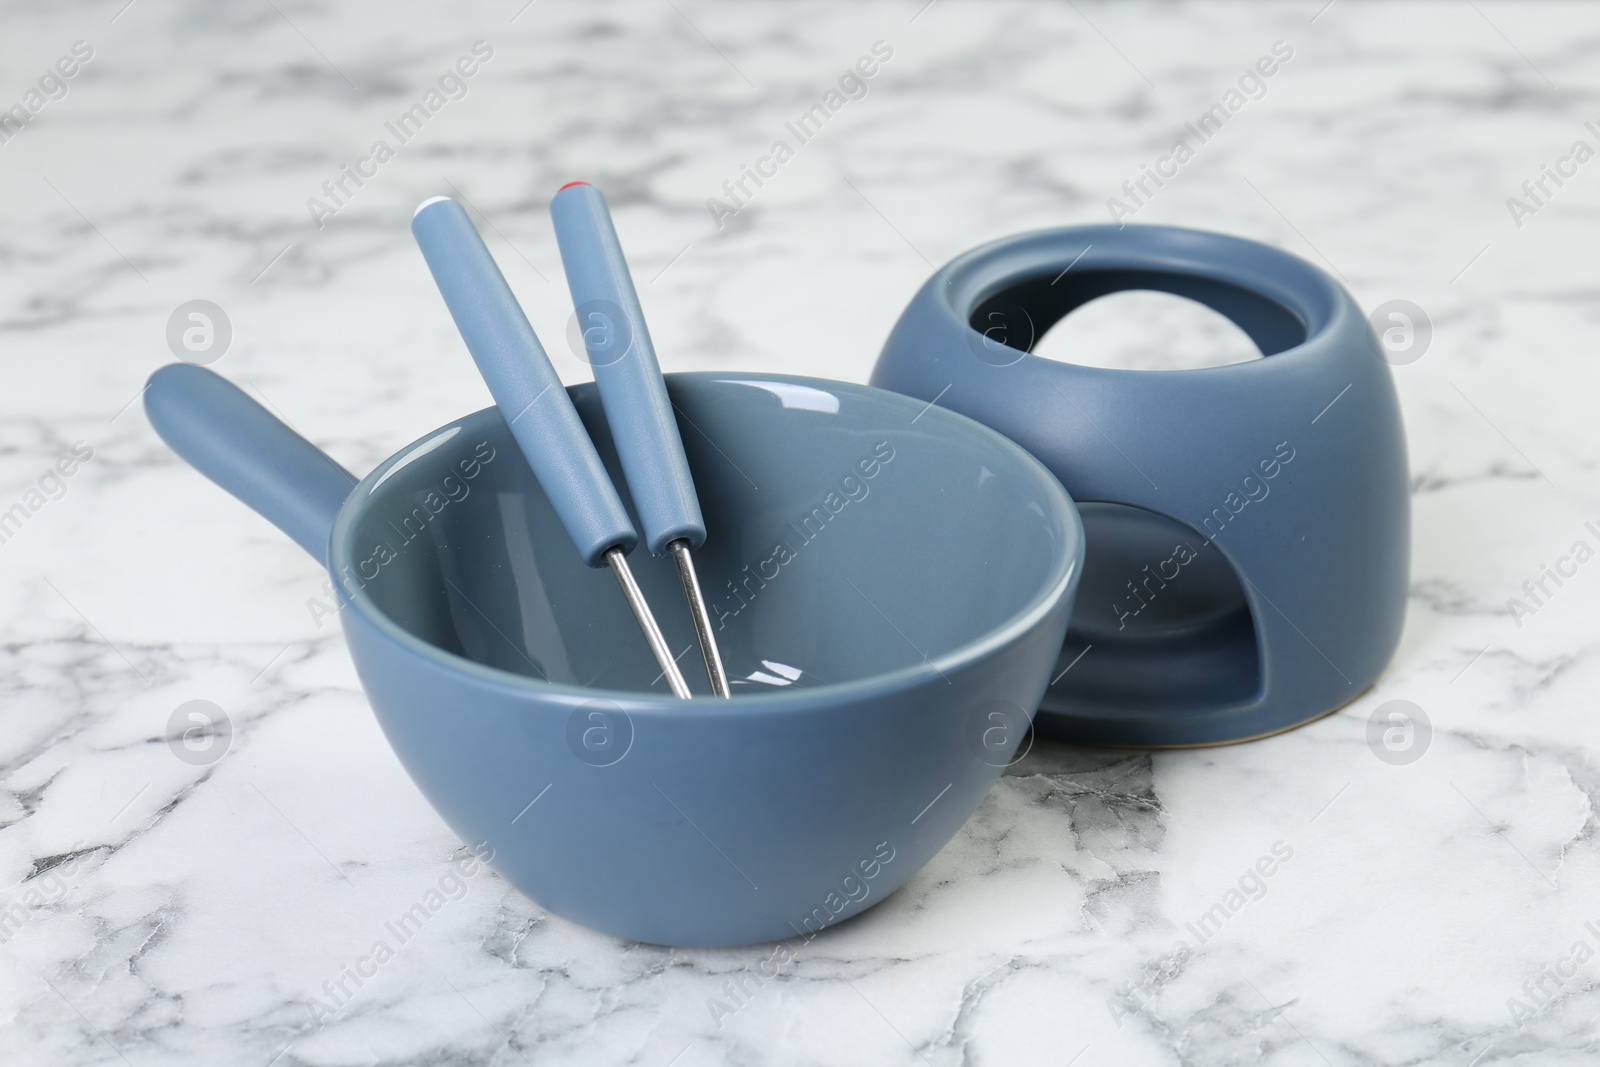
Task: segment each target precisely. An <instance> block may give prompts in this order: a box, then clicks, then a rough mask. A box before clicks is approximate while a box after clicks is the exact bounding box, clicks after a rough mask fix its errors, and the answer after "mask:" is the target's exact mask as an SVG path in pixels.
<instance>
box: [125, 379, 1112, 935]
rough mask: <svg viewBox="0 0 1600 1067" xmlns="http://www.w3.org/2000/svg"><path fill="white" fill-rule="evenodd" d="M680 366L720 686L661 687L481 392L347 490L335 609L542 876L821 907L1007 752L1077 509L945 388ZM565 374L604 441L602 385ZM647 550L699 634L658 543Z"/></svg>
mask: <svg viewBox="0 0 1600 1067" xmlns="http://www.w3.org/2000/svg"><path fill="white" fill-rule="evenodd" d="M155 388H156V387H155V386H154V385H153V386H152V391H154V390H155ZM668 388H669V392H670V394H671V397H672V400H673V404H674V407H675V409H676V410H677V412H678V416H679V421H680V428H681V431H682V433H683V437H684V443H685V446H686V450H687V453H688V457H689V463H690V467H691V468H692V470H693V473H694V477H695V481H696V484H697V486H698V487H699V491H700V500H701V504H702V508H703V510H704V513H705V516H706V526H707V529H708V531H709V533H708V537H707V539H706V542H705V544H704V545H703V546H702V547H701V549H700V550H699V551H698V552H697V560H698V562H699V563H700V569H701V574H702V578H703V581H704V582H705V584H706V587H707V592H708V595H710V596H711V597H712V598H713V601H714V603H715V604H716V605H717V608H718V612H717V614H718V621H719V623H720V627H721V628H720V629H719V631H718V634H717V636H718V639H719V641H720V642H721V643H722V649H723V655H724V658H725V661H726V663H727V665H728V668H729V674H730V676H731V677H732V678H734V679H735V680H736V681H735V686H734V696H735V699H734V700H733V701H731V702H730V701H723V700H718V699H715V698H711V697H709V696H706V697H702V698H697V699H695V700H692V701H688V702H684V701H680V700H677V699H675V698H673V697H671V696H669V695H667V693H666V690H665V688H664V683H663V682H662V681H661V680H660V679H659V678H658V673H659V672H658V671H657V669H656V668H655V666H654V664H653V662H652V660H651V657H650V654H649V652H648V650H647V649H646V647H645V645H644V643H643V641H642V639H641V638H640V636H639V634H638V632H637V629H636V627H635V626H634V624H633V621H632V619H631V617H630V616H629V615H628V613H627V609H626V606H625V605H624V603H623V600H622V597H621V595H620V592H619V590H618V589H617V588H616V586H615V583H614V581H613V579H612V578H611V576H610V575H609V574H608V573H607V572H605V571H600V570H591V569H590V568H587V567H585V566H583V564H582V563H581V562H580V561H579V558H578V555H577V553H576V551H575V550H574V549H573V547H572V544H571V542H570V540H569V538H568V537H567V536H566V534H565V532H564V530H563V529H562V528H561V526H560V525H559V523H558V521H557V518H556V515H555V513H554V510H553V509H552V508H551V506H550V504H549V502H548V500H547V499H546V498H545V497H544V495H543V493H542V492H541V491H540V489H539V488H538V485H537V483H536V482H535V481H534V479H533V476H532V473H531V471H530V470H529V469H528V467H527V465H526V463H525V462H524V460H523V459H522V457H521V455H520V453H519V452H518V450H517V448H516V446H515V443H514V442H513V441H512V439H511V437H510V435H509V432H508V431H507V429H506V425H505V423H504V421H503V420H502V419H501V417H500V415H499V413H498V412H497V411H496V410H494V409H490V410H486V411H481V412H478V413H476V414H474V415H470V416H467V417H466V418H464V419H462V420H460V421H458V422H456V423H452V424H451V425H449V426H446V427H443V428H442V429H440V430H439V431H436V432H435V433H432V434H430V435H428V436H427V437H425V438H423V439H422V440H420V441H418V442H417V443H415V444H414V445H412V446H410V447H408V448H406V449H403V450H402V451H401V452H400V453H399V454H398V455H397V456H396V457H395V458H393V459H391V460H389V461H388V462H386V463H384V464H383V465H381V466H380V467H379V468H378V469H377V470H375V471H373V472H372V473H371V474H370V475H368V476H367V477H366V478H365V479H363V480H362V481H361V483H360V484H359V485H358V486H356V488H355V489H354V490H353V492H351V494H350V496H349V499H348V500H347V501H346V502H345V503H344V504H343V506H342V507H341V508H340V509H339V513H338V516H337V518H336V519H335V520H334V521H333V526H332V537H331V543H330V547H329V563H330V568H331V571H332V573H333V574H334V576H335V578H336V584H338V586H339V587H340V589H341V591H342V595H343V597H344V598H345V600H346V601H347V604H346V606H345V608H344V610H342V612H341V618H342V621H343V624H344V629H345V633H346V635H347V638H348V640H349V643H350V647H351V652H352V655H353V657H354V659H355V663H356V667H357V670H358V672H359V673H360V675H361V679H362V682H363V684H364V686H365V687H366V689H367V692H368V694H369V696H370V698H371V701H372V705H373V708H374V711H375V712H376V713H377V716H378V719H379V721H380V723H381V724H382V726H383V729H384V731H385V734H386V735H387V736H388V738H389V740H390V741H391V743H392V744H393V746H394V748H395V751H396V752H397V753H398V755H399V756H400V759H401V760H402V762H403V763H404V764H405V766H406V768H407V770H408V771H409V772H410V773H411V775H412V777H413V778H414V779H415V780H416V782H417V784H418V785H419V786H420V787H421V789H422V790H423V792H424V793H425V794H426V795H427V797H428V799H429V800H430V801H431V802H432V803H433V805H434V806H435V807H436V808H437V809H438V811H439V812H440V813H441V814H442V815H443V817H444V818H445V819H446V820H447V821H448V822H449V823H450V825H451V826H452V828H454V829H455V830H456V832H457V833H459V834H460V835H461V836H462V838H463V839H464V840H466V841H468V842H469V843H472V844H474V845H477V846H482V847H483V848H487V849H491V850H492V851H493V854H494V857H495V858H494V861H493V863H494V866H495V867H496V868H497V869H499V870H500V871H501V872H502V873H503V874H504V875H505V876H506V877H507V878H509V879H510V880H511V881H512V882H513V883H514V884H515V885H516V886H517V887H518V888H519V889H521V890H522V891H523V892H525V893H527V894H528V895H529V896H530V897H532V898H533V899H534V900H536V901H538V902H539V903H540V904H542V905H544V906H545V907H547V908H549V909H550V910H551V911H553V912H555V913H557V914H560V915H563V916H565V917H567V918H570V919H573V920H576V921H578V922H581V923H584V924H585V925H588V926H592V927H595V928H597V929H600V930H604V931H607V932H610V933H613V934H617V935H619V936H623V937H629V938H634V939H638V940H645V941H654V942H663V943H670V944H727V943H738V942H750V941H760V940H768V939H777V938H783V937H788V936H795V935H797V934H807V933H810V932H814V931H816V930H820V929H822V928H824V927H826V926H829V925H831V924H832V923H834V922H837V921H839V920H841V919H844V918H847V917H849V916H850V915H853V914H855V913H857V912H859V911H861V910H863V909H864V908H867V907H870V906H871V905H872V904H874V903H876V902H877V901H879V900H881V899H883V897H885V896H886V895H887V894H888V893H890V892H892V891H893V890H894V889H895V888H897V887H898V886H900V885H901V884H902V883H904V882H905V880H906V879H907V878H909V877H910V876H911V875H912V874H913V873H915V872H916V871H917V869H919V868H920V867H921V866H922V865H923V864H924V863H926V862H927V860H928V859H929V858H931V857H932V856H933V854H934V853H935V852H936V851H937V850H938V849H939V848H940V847H941V846H942V845H943V844H944V843H945V842H946V841H947V840H948V839H949V837H950V836H951V835H952V834H953V833H954V832H955V831H956V829H957V828H958V827H960V825H961V824H962V823H963V822H965V821H966V819H967V817H968V816H969V815H970V814H971V813H972V811H973V810H974V809H975V808H976V807H977V805H978V803H979V802H980V801H981V799H982V797H983V795H984V794H985V793H986V792H987V791H988V789H989V788H990V786H991V785H992V784H993V783H994V781H995V779H996V778H997V777H998V775H999V773H1000V770H1001V769H1002V767H1003V766H1004V765H1005V763H1006V762H1007V761H1008V760H1009V759H1010V758H1011V755H1012V752H1013V750H1014V749H1015V748H1016V746H1017V745H1018V743H1019V742H1021V741H1022V739H1023V736H1024V734H1025V732H1026V729H1027V725H1028V719H1029V717H1030V715H1031V709H1032V708H1034V707H1035V706H1036V705H1037V703H1038V700H1039V696H1040V694H1042V693H1043V691H1044V688H1045V686H1046V684H1047V682H1048V680H1049V676H1050V675H1049V672H1050V669H1051V666H1052V664H1053V663H1054V662H1055V659H1056V656H1057V653H1058V651H1059V649H1060V647H1061V641H1062V636H1063V634H1064V633H1065V630H1066V621H1067V616H1068V614H1069V612H1070V610H1071V602H1072V596H1073V592H1074V589H1075V586H1076V583H1077V576H1078V571H1079V567H1080V561H1081V555H1082V550H1083V541H1082V531H1081V526H1080V524H1079V520H1078V517H1077V513H1076V511H1075V509H1074V507H1073V505H1072V503H1071V501H1070V500H1069V498H1068V497H1067V495H1066V493H1065V492H1064V491H1063V490H1062V489H1061V487H1060V484H1059V483H1058V482H1057V481H1056V480H1055V478H1054V477H1053V476H1051V475H1050V473H1049V472H1048V471H1047V470H1045V469H1044V467H1043V466H1042V465H1040V464H1039V463H1038V462H1037V461H1036V460H1034V459H1033V458H1032V457H1030V456H1028V455H1027V454H1026V453H1025V452H1023V451H1022V450H1021V449H1019V448H1018V447H1016V446H1015V445H1014V444H1012V443H1011V442H1009V441H1007V440H1005V439H1004V438H1002V437H1000V436H999V435H998V434H995V433H994V432H992V431H990V430H988V429H986V428H984V427H982V426H979V425H978V424H976V423H974V422H971V421H970V420H968V419H966V418H964V417H962V416H959V415H955V414H953V413H951V412H947V411H943V410H940V409H938V408H932V409H929V408H928V407H927V405H925V404H921V403H917V402H914V401H911V400H909V399H907V398H905V397H902V396H898V395H896V394H891V393H886V392H883V391H881V390H876V389H872V388H869V387H865V386H855V385H842V384H838V383H832V382H823V381H813V380H807V379H799V378H788V377H777V376H769V375H693V374H691V375H673V376H669V378H668ZM571 392H572V395H573V399H574V401H575V402H576V404H577V408H578V411H579V413H580V414H581V416H582V418H583V420H584V422H585V424H586V426H587V428H588V430H589V432H590V434H591V436H592V437H593V438H594V439H595V440H596V441H597V442H607V441H609V439H610V438H609V434H608V433H607V431H606V426H605V420H604V415H603V412H602V410H601V407H600V404H599V402H598V396H597V394H596V392H595V390H594V388H593V386H592V385H584V386H578V387H575V388H574V389H573V390H571ZM154 403H155V404H156V406H157V407H161V408H162V409H163V411H164V412H165V413H164V414H162V416H161V418H162V420H163V421H171V419H172V415H171V413H170V410H169V409H170V408H171V407H172V406H173V405H172V404H171V403H170V401H168V400H167V399H165V398H162V397H158V398H157V400H156V401H155V402H154ZM158 425H159V423H158ZM163 435H164V436H167V437H168V439H169V440H180V437H179V435H178V434H176V433H173V432H171V431H170V430H164V431H163ZM180 450H182V449H181V447H180ZM602 452H603V458H604V459H605V461H606V463H607V464H608V466H610V467H611V468H612V470H613V475H614V477H615V478H616V481H617V483H618V484H619V485H621V484H622V479H621V478H620V476H616V472H615V464H616V457H615V455H614V454H612V453H611V451H610V450H609V448H603V449H602ZM208 473H209V474H210V475H211V476H212V477H213V478H216V479H217V480H219V481H222V482H224V484H227V483H228V482H229V481H230V480H231V479H233V478H234V476H232V475H225V474H221V473H219V472H218V471H216V470H214V469H212V470H208ZM630 507H631V502H630ZM633 562H634V566H635V570H636V572H637V573H638V576H639V579H640V582H641V584H642V585H643V586H644V587H645V589H646V592H647V593H648V594H649V595H650V597H651V600H652V602H653V603H654V604H656V605H658V606H659V607H658V614H659V615H660V616H661V621H662V624H663V628H664V629H665V631H666V632H667V634H668V636H669V637H670V639H671V640H672V641H673V643H674V647H677V648H681V649H683V650H684V654H685V656H692V655H694V653H693V652H692V648H693V636H692V633H691V631H690V627H689V621H688V618H687V613H686V610H685V609H684V608H683V606H682V603H681V600H680V598H679V597H678V596H677V580H676V576H675V574H674V572H673V570H672V567H671V564H670V562H669V561H668V560H666V559H657V558H650V557H648V556H645V555H644V554H643V553H642V552H635V553H634V557H633ZM688 673H689V675H690V677H691V679H692V680H695V679H694V672H688ZM695 681H696V684H697V686H698V688H699V690H700V692H702V693H703V692H705V688H706V687H705V683H704V680H703V678H701V679H698V680H695Z"/></svg>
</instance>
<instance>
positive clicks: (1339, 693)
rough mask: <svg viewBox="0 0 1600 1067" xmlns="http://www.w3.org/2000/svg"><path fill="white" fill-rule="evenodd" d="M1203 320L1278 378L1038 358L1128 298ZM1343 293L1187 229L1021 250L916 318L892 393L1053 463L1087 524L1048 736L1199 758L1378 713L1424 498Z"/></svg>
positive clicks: (905, 330)
mask: <svg viewBox="0 0 1600 1067" xmlns="http://www.w3.org/2000/svg"><path fill="white" fill-rule="evenodd" d="M1127 289H1150V290H1159V291H1163V292H1169V293H1175V294H1177V295H1179V296H1184V297H1188V298H1189V299H1192V300H1196V301H1199V302H1200V303H1202V304H1205V305H1207V306H1209V307H1211V308H1213V309H1215V310H1216V311H1218V312H1220V313H1221V314H1223V315H1226V316H1227V317H1228V318H1230V319H1231V320H1233V322H1235V323H1236V324H1238V326H1239V327H1240V328H1241V329H1242V330H1244V332H1245V333H1247V334H1249V335H1250V337H1251V339H1252V340H1254V341H1255V343H1256V345H1257V346H1258V347H1259V348H1260V350H1261V352H1262V354H1263V355H1264V356H1265V357H1266V358H1264V359H1259V360H1252V361H1249V362H1244V363H1237V364H1233V365H1231V366H1225V367H1216V368H1208V369H1204V370H1192V371H1163V372H1147V371H1117V370H1105V369H1099V368H1094V367H1085V366H1076V365H1073V364H1070V363H1060V362H1056V361H1054V360H1049V359H1045V358H1042V357H1037V356H1033V355H1030V354H1029V352H1030V350H1031V349H1032V348H1033V347H1034V345H1035V344H1036V343H1037V342H1038V340H1039V338H1041V337H1042V336H1043V335H1044V333H1045V331H1046V330H1048V329H1049V328H1050V327H1051V326H1052V325H1054V324H1055V323H1056V322H1057V321H1058V320H1059V319H1061V318H1062V317H1063V316H1065V315H1067V314H1068V313H1069V312H1071V311H1072V310H1073V309H1075V308H1077V307H1079V306H1081V305H1083V304H1085V303H1087V302H1089V301H1090V300H1093V299H1095V298H1097V297H1100V296H1104V295H1106V294H1108V293H1114V292H1118V291H1122V290H1127ZM1380 351H1381V350H1380V348H1379V346H1378V342H1377V340H1376V338H1375V337H1374V336H1373V334H1372V331H1371V329H1370V328H1369V327H1368V325H1367V321H1366V318H1365V316H1363V314H1362V312H1361V310H1360V309H1359V308H1358V307H1357V306H1356V303H1355V301H1354V300H1353V299H1351V297H1350V294H1349V293H1347V292H1345V290H1344V289H1343V288H1341V287H1340V286H1339V285H1338V284H1337V283H1336V282H1335V281H1334V280H1333V279H1332V278H1330V277H1328V276H1327V275H1326V274H1324V273H1323V272H1322V271H1320V270H1318V269H1317V268H1316V267H1314V266H1312V265H1311V264H1309V263H1307V262H1305V261H1304V260H1301V259H1298V258H1296V257H1294V256H1291V255H1289V254H1287V253H1285V252H1281V251H1278V250H1277V249H1273V248H1269V247H1267V246H1265V245H1261V244H1257V243H1255V242H1252V241H1245V240H1240V239H1238V238H1234V237H1226V236H1222V235H1220V234H1212V233H1203V232H1200V231H1196V230H1184V229H1176V228H1172V227H1166V226H1125V227H1122V228H1118V227H1115V226H1083V227H1073V228H1068V229H1057V230H1044V231H1040V232H1037V233H1027V234H1022V235H1019V236H1015V237H1008V238H1004V239H1002V240H999V241H995V242H993V243H991V244H987V245H984V246H982V247H981V248H977V249H974V250H973V251H971V252H968V253H966V254H964V255H962V256H959V257H957V258H956V259H955V260H953V261H952V262H951V263H949V264H948V265H947V266H945V267H944V269H943V270H940V271H939V272H938V273H937V274H936V275H935V276H934V277H933V278H931V279H929V281H928V283H927V284H926V285H924V286H923V288H922V290H921V291H920V292H918V293H917V295H916V297H915V298H914V299H913V300H912V302H911V304H910V306H909V307H907V308H906V310H905V312H904V313H903V314H902V315H901V317H900V320H899V322H898V323H897V324H896V325H895V328H894V330H893V332H892V333H891V334H890V336H889V340H888V342H887V343H886V344H885V346H884V349H883V354H882V356H881V357H880V358H879V361H878V365H877V368H876V370H875V371H874V373H873V375H872V384H874V385H877V386H881V387H883V388H885V389H893V390H895V391H897V392H902V393H906V394H908V395H910V396H913V397H918V398H920V399H922V400H924V401H929V402H932V401H937V403H938V404H939V405H941V406H943V407H948V408H950V409H952V410H954V411H959V412H961V413H963V414H965V415H970V416H971V417H973V418H975V419H977V420H978V421H980V422H982V423H984V424H986V425H988V426H992V427H994V428H995V429H997V430H999V431H1000V432H1001V433H1004V434H1005V435H1006V436H1008V437H1010V438H1011V439H1012V440H1014V441H1016V442H1017V443H1018V444H1021V445H1022V446H1023V447H1024V448H1026V449H1027V450H1028V451H1030V452H1032V453H1033V454H1034V455H1035V456H1038V457H1039V458H1040V459H1041V460H1043V461H1044V463H1045V465H1046V466H1048V467H1049V468H1050V469H1051V470H1052V471H1053V472H1054V473H1055V474H1056V476H1057V477H1058V478H1060V479H1061V482H1062V484H1064V485H1065V486H1066V487H1067V489H1068V490H1069V491H1070V492H1071V493H1072V495H1073V498H1074V499H1075V500H1077V501H1078V503H1079V506H1080V509H1081V513H1082V516H1083V525H1084V530H1085V535H1086V538H1087V542H1088V554H1087V556H1086V559H1085V573H1084V579H1083V587H1082V589H1081V590H1080V595H1079V597H1078V600H1077V606H1076V609H1075V611H1074V614H1073V617H1072V625H1071V628H1070V630H1069V633H1068V635H1067V640H1066V642H1065V644H1064V645H1063V647H1062V650H1061V657H1060V662H1059V665H1058V666H1057V668H1056V671H1057V673H1056V674H1055V675H1053V676H1052V677H1054V678H1056V679H1057V680H1056V681H1055V683H1054V684H1052V686H1051V687H1050V689H1049V691H1048V692H1047V693H1046V695H1045V697H1044V701H1043V705H1042V708H1041V710H1040V714H1039V718H1038V721H1037V725H1038V727H1039V729H1040V731H1041V732H1043V733H1049V734H1053V735H1056V736H1060V737H1065V738H1068V739H1073V740H1079V741H1090V742H1097V743H1104V744H1131V745H1154V746H1165V745H1194V744H1215V743H1221V742H1226V741H1236V740H1242V739H1246V738H1250V737H1256V736H1261V735H1264V734H1269V733H1274V732H1276V731H1279V730H1283V729H1287V728H1289V727H1291V726H1295V725H1297V724H1299V723H1301V722H1305V721H1307V720H1309V719H1312V718H1315V717H1317V716H1319V715H1321V714H1324V713H1326V712H1328V711H1331V710H1333V709H1335V708H1338V707H1340V706H1342V705H1344V704H1346V703H1348V702H1349V701H1351V700H1353V699H1354V698H1355V697H1357V696H1359V695H1360V694H1361V693H1362V692H1363V691H1364V690H1365V689H1366V688H1367V687H1368V686H1370V685H1371V684H1372V683H1373V681H1374V680H1375V679H1376V678H1377V677H1378V674H1379V672H1380V671H1382V670H1383V668H1384V666H1385V665H1386V664H1387V663H1388V661H1389V657H1390V656H1391V655H1392V654H1393V652H1394V648H1395V645H1396V643H1397V642H1398V640H1399V637H1400V628H1401V624H1402V622H1403V620H1404V616H1405V600H1406V588H1407V573H1408V565H1409V554H1410V493H1409V484H1408V475H1407V470H1406V446H1405V435H1404V428H1403V426H1402V425H1401V421H1400V408H1399V405H1398V403H1397V401H1396V398H1395V391H1394V384H1393V381H1392V380H1391V378H1390V374H1389V368H1388V365H1387V364H1386V363H1385V362H1384V361H1383V359H1382V358H1381V356H1380V354H1379V353H1380Z"/></svg>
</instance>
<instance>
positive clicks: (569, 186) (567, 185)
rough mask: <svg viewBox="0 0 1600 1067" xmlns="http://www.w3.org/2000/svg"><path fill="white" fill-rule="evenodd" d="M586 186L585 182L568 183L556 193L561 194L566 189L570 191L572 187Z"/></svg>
mask: <svg viewBox="0 0 1600 1067" xmlns="http://www.w3.org/2000/svg"><path fill="white" fill-rule="evenodd" d="M588 184H589V183H588V182H586V181H575V182H568V183H567V184H565V185H563V186H562V187H561V188H560V189H557V190H556V192H558V193H559V192H563V191H565V190H567V189H571V188H572V187H573V186H574V185H588Z"/></svg>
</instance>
